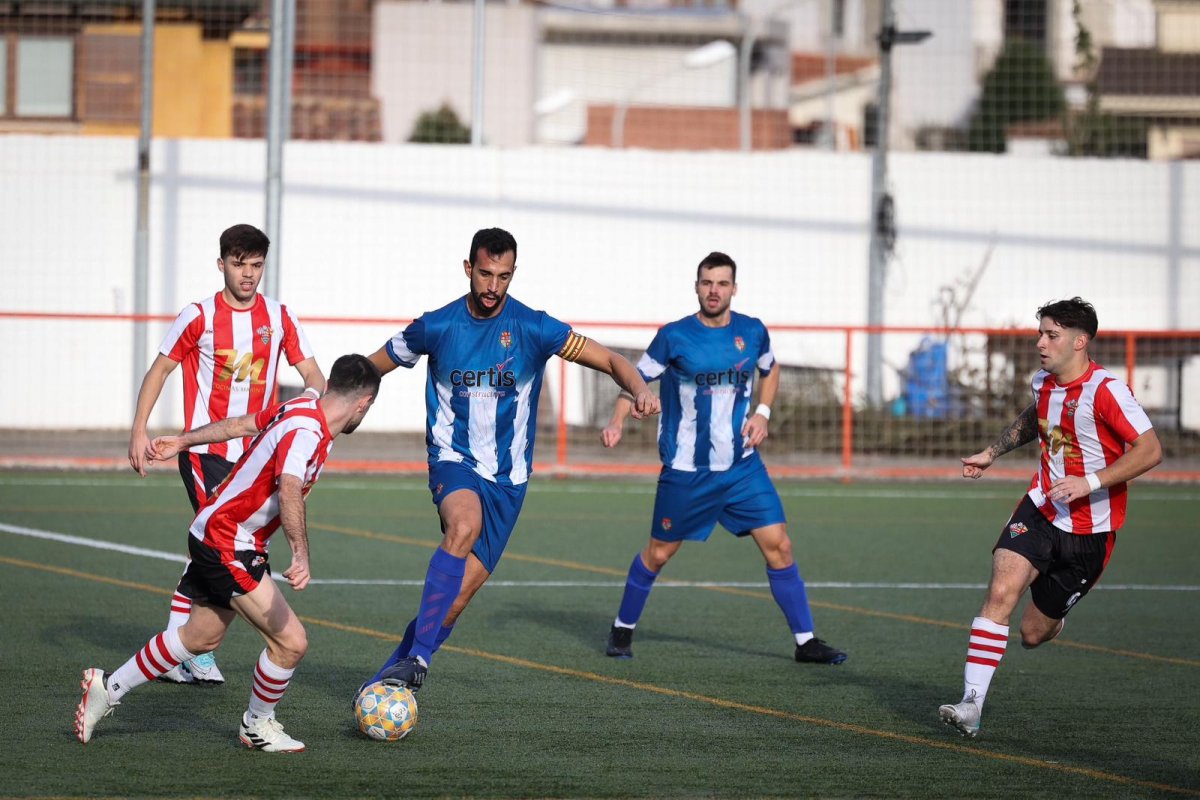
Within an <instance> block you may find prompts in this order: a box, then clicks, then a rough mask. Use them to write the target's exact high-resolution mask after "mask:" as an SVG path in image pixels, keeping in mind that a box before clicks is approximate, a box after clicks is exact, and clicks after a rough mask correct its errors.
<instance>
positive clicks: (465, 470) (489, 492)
mask: <svg viewBox="0 0 1200 800" xmlns="http://www.w3.org/2000/svg"><path fill="white" fill-rule="evenodd" d="M528 486H529V484H528V483H522V484H521V485H520V486H504V485H503V484H499V483H492V482H491V481H489V480H488V479H487V478H484V477H481V476H480V475H478V474H477V473H476V472H475V471H474V470H473V469H471V468H470V467H468V466H466V465H465V464H460V463H459V462H457V461H435V462H434V463H432V464H430V465H429V491H430V492H431V493H432V494H433V504H434V505H435V506H438V507H439V508H441V505H442V500H443V499H445V497H446V496H447V495H449V494H450V493H451V492H455V491H458V490H459V489H470V490H471V491H472V492H474V493H475V494H476V495H477V496H478V497H479V505H480V506H482V507H483V530H482V531H480V532H479V541H477V542H475V546H474V547H473V548H471V552H472V553H474V554H475V556H476V557H477V558H478V559H479V560H480V561H482V562H483V566H484V567H485V568H486V569H487V571H488V573H492V572H495V571H496V564H497V563H499V561H500V556H501V555H503V554H504V548H505V547H507V546H508V537H510V536H512V532H513V528H515V527H516V526H517V517H518V516H519V515H520V513H521V504H522V503H524V502H525V489H526V488H527V487H528Z"/></svg>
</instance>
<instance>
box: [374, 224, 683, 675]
mask: <svg viewBox="0 0 1200 800" xmlns="http://www.w3.org/2000/svg"><path fill="white" fill-rule="evenodd" d="M516 261H517V242H516V240H515V239H514V238H513V236H512V234H510V233H508V232H507V231H504V230H501V229H499V228H487V229H484V230H481V231H478V232H477V233H476V234H475V237H474V238H473V239H472V240H471V251H470V256H469V258H468V259H467V260H466V261H464V262H463V270H464V271H465V272H466V275H467V278H468V280H469V281H470V291H469V292H468V293H467V295H466V296H465V297H460V298H457V299H455V300H454V301H453V302H452V303H450V304H449V305H447V306H444V307H442V308H439V309H438V310H437V311H430V312H428V313H426V314H422V315H421V317H420V318H419V319H417V320H415V321H414V322H413V323H412V324H411V325H409V326H408V327H407V328H405V329H404V330H403V331H401V332H400V333H398V334H396V335H395V336H393V337H392V338H391V340H389V341H388V343H387V344H385V345H384V346H383V347H382V348H380V349H379V350H378V351H377V352H375V353H374V354H372V355H371V361H372V362H374V364H375V365H376V366H377V367H379V370H380V372H382V373H384V374H387V373H388V372H391V371H392V370H394V369H395V368H396V367H398V366H403V367H412V366H414V365H415V364H416V363H417V361H418V360H419V359H420V357H421V356H423V355H425V356H428V357H429V377H428V380H427V381H426V385H425V408H426V421H425V443H426V446H427V448H428V451H429V490H430V492H432V494H433V502H434V504H435V505H436V506H437V509H438V515H439V517H440V518H441V525H442V534H443V538H442V542H441V546H440V547H438V549H437V550H436V551H435V552H434V554H433V558H432V559H430V561H429V570H428V572H427V573H426V575H425V588H424V591H423V593H422V595H421V606H420V608H419V610H418V611H417V615H416V617H414V619H413V621H412V622H410V623H409V625H408V629H407V630H406V631H405V632H404V638H403V640H402V641H401V642H400V644H399V646H398V647H397V648H396V651H395V652H394V653H393V654H392V656H391V657H390V658H389V659H388V660H387V662H386V663H384V665H383V666H382V667H381V668H380V670H379V672H378V673H377V674H376V675H375V677H374V678H372V680H371V681H368V683H370V682H373V681H375V680H385V681H390V682H394V683H399V684H402V685H406V686H409V687H410V688H412V689H414V690H415V689H417V688H419V687H420V686H421V684H422V682H423V681H424V679H425V675H426V672H427V668H428V666H429V662H430V659H431V658H432V656H433V653H434V652H436V651H437V649H438V648H439V647H440V646H441V645H442V643H443V642H444V641H445V640H446V638H447V637H448V636H449V635H450V631H451V630H452V629H453V627H454V623H455V621H456V620H457V619H458V617H459V615H460V614H461V613H462V612H463V609H465V608H466V607H467V604H468V603H470V602H471V598H472V597H473V596H474V595H475V593H476V592H477V591H479V588H480V587H481V586H483V584H484V582H485V581H487V579H488V577H489V576H490V575H491V573H492V572H493V571H494V570H495V569H496V563H497V562H498V561H499V560H500V556H501V554H502V553H503V552H504V547H505V545H507V544H508V539H509V536H510V535H511V534H512V531H513V527H514V526H515V525H516V523H517V515H518V514H520V512H521V503H522V502H523V501H524V500H525V488H526V486H527V483H526V482H527V481H528V480H529V474H530V472H531V471H532V467H533V439H534V432H535V430H536V423H537V405H538V396H539V395H540V393H541V387H542V374H543V371H544V370H545V366H546V362H547V361H548V360H549V359H550V357H551V356H554V355H557V356H559V357H560V358H563V359H566V360H567V361H574V362H576V363H579V364H582V365H584V366H586V367H590V368H592V369H594V370H597V371H599V372H605V373H607V374H609V375H610V376H612V378H613V380H614V381H616V383H617V384H618V385H619V386H620V387H621V388H622V389H623V390H624V391H625V392H626V393H628V395H629V396H631V397H632V398H633V400H632V403H631V405H632V409H633V411H632V413H633V415H634V416H635V417H636V418H641V417H643V416H646V415H648V414H657V413H658V408H659V406H658V399H657V398H656V397H655V396H654V394H653V393H652V392H650V391H649V389H648V388H647V387H646V382H645V380H643V379H642V377H641V375H639V374H638V371H637V370H636V369H635V368H634V367H633V365H632V364H630V363H629V362H628V361H627V360H626V359H624V358H622V357H621V356H619V355H617V354H615V353H613V352H611V351H610V350H608V349H607V348H606V347H604V346H603V345H601V344H599V343H597V342H593V341H589V340H588V339H587V338H586V337H584V336H581V335H579V334H578V333H575V332H574V331H572V330H571V328H570V326H568V325H566V324H565V323H563V322H560V321H558V320H557V319H555V318H554V317H552V316H550V315H549V314H547V313H545V312H544V311H535V310H533V309H532V308H530V307H529V306H526V305H525V304H523V303H521V302H520V301H518V300H517V299H516V298H515V297H510V296H508V287H509V284H510V282H511V281H512V278H513V274H514V273H515V272H516Z"/></svg>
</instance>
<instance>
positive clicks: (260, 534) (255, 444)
mask: <svg viewBox="0 0 1200 800" xmlns="http://www.w3.org/2000/svg"><path fill="white" fill-rule="evenodd" d="M255 424H257V425H258V429H259V434H258V435H257V436H255V437H254V438H253V439H252V440H251V442H250V445H249V446H248V447H247V448H246V451H245V452H244V453H243V454H242V457H241V458H239V459H238V462H237V463H236V464H234V465H233V470H232V471H231V472H230V473H229V477H227V478H226V479H225V482H224V483H222V484H221V485H220V486H219V487H218V488H217V491H216V492H214V493H213V496H212V498H211V499H210V500H209V501H208V502H207V503H206V504H205V505H204V507H202V508H201V509H200V513H199V514H197V515H196V519H195V520H194V521H193V522H192V527H191V534H192V536H195V537H196V538H197V539H199V540H200V541H202V542H204V544H206V545H208V546H209V547H211V548H213V549H214V550H220V551H222V552H231V551H234V550H254V551H256V552H259V553H266V552H267V540H268V539H270V538H271V534H273V533H275V531H276V530H277V529H278V528H279V476H280V475H294V476H296V477H297V478H299V479H300V480H301V481H302V483H303V489H302V491H303V495H304V496H307V495H308V492H309V490H310V489H311V488H312V485H313V484H314V483H316V482H317V478H318V477H320V475H321V468H322V467H323V466H324V465H325V459H326V458H328V457H329V451H330V450H331V449H332V448H333V435H332V434H330V432H329V425H328V424H327V423H326V421H325V413H324V412H323V411H322V410H321V407H320V405H319V404H318V401H316V400H314V399H312V398H311V397H308V396H306V395H302V396H300V397H297V398H294V399H292V400H288V401H287V402H286V403H279V404H278V405H275V406H272V407H271V408H266V409H263V410H262V411H260V412H258V415H257V417H255Z"/></svg>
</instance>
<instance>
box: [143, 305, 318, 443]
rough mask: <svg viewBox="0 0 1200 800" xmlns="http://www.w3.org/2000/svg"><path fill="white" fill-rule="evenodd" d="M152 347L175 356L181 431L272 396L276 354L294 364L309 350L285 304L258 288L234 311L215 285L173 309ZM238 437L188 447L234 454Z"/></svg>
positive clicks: (245, 410)
mask: <svg viewBox="0 0 1200 800" xmlns="http://www.w3.org/2000/svg"><path fill="white" fill-rule="evenodd" d="M158 352H160V353H162V354H163V355H164V356H166V357H167V358H169V359H171V360H172V361H175V362H178V363H181V364H183V419H184V421H183V425H184V430H189V431H190V430H191V429H192V428H198V427H200V426H201V425H207V424H208V423H210V422H215V421H217V420H222V419H226V418H227V417H238V416H241V415H243V414H253V413H255V412H257V411H261V410H262V409H264V408H266V407H267V406H268V405H269V404H270V403H271V402H272V401H273V399H274V397H275V378H276V374H277V373H278V371H279V359H280V356H281V355H282V356H283V357H286V358H287V360H288V363H289V364H292V365H293V366H294V365H296V364H298V363H300V362H301V361H303V360H304V359H306V358H310V357H312V354H313V352H312V347H311V346H310V345H309V343H308V339H307V338H306V337H305V336H304V330H303V329H302V328H301V327H300V323H299V322H298V321H297V320H296V317H295V315H293V314H292V312H291V311H289V310H288V307H287V306H285V305H282V304H281V303H279V302H278V301H276V300H272V299H270V298H268V297H263V296H262V295H261V294H260V295H258V296H257V298H256V299H255V301H254V305H253V306H251V307H250V308H248V309H245V310H244V311H240V310H237V309H235V308H233V307H231V306H230V305H229V304H228V303H226V302H225V298H223V297H222V296H221V294H220V293H219V292H218V293H217V294H216V295H214V296H213V297H209V298H206V299H204V300H201V301H200V302H199V303H192V304H191V305H189V306H187V307H186V308H185V309H183V310H182V311H180V312H179V316H178V317H176V318H175V322H174V323H173V324H172V325H171V329H170V330H169V331H167V335H166V336H165V337H163V341H162V344H161V345H159V348H158ZM246 444H247V442H246V441H243V440H241V439H234V440H231V441H228V442H219V443H217V444H202V445H197V446H195V447H193V448H191V452H193V453H212V454H213V455H217V456H220V457H222V458H224V459H225V460H227V461H236V460H237V459H238V456H240V455H241V454H242V450H243V449H244V448H245V446H246Z"/></svg>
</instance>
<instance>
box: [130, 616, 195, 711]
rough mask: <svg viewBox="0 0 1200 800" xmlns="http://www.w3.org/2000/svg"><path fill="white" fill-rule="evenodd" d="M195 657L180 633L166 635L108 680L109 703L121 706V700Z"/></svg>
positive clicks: (137, 654)
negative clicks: (186, 647)
mask: <svg viewBox="0 0 1200 800" xmlns="http://www.w3.org/2000/svg"><path fill="white" fill-rule="evenodd" d="M195 657H196V656H195V655H193V654H192V653H189V652H188V651H187V650H186V649H185V648H184V646H183V642H182V641H180V639H179V631H177V630H166V631H163V632H162V633H160V634H158V635H157V636H155V637H154V638H153V639H151V640H150V641H148V642H146V646H145V647H143V648H142V649H141V650H138V651H137V653H135V654H134V656H133V658H131V659H129V660H128V661H126V662H125V663H124V664H122V665H121V666H120V667H118V668H117V670H116V671H115V672H113V673H112V674H111V675H109V676H108V699H109V702H111V703H114V704H115V703H118V702H120V700H121V698H122V697H124V696H125V695H126V694H128V693H129V692H130V691H132V690H133V689H136V688H137V687H139V686H141V685H142V684H143V683H149V682H150V681H152V680H154V679H155V678H157V677H158V676H159V675H162V674H163V673H164V672H166V671H167V670H169V669H171V668H172V667H174V666H178V664H179V663H180V662H182V661H187V660H188V659H189V658H195Z"/></svg>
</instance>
